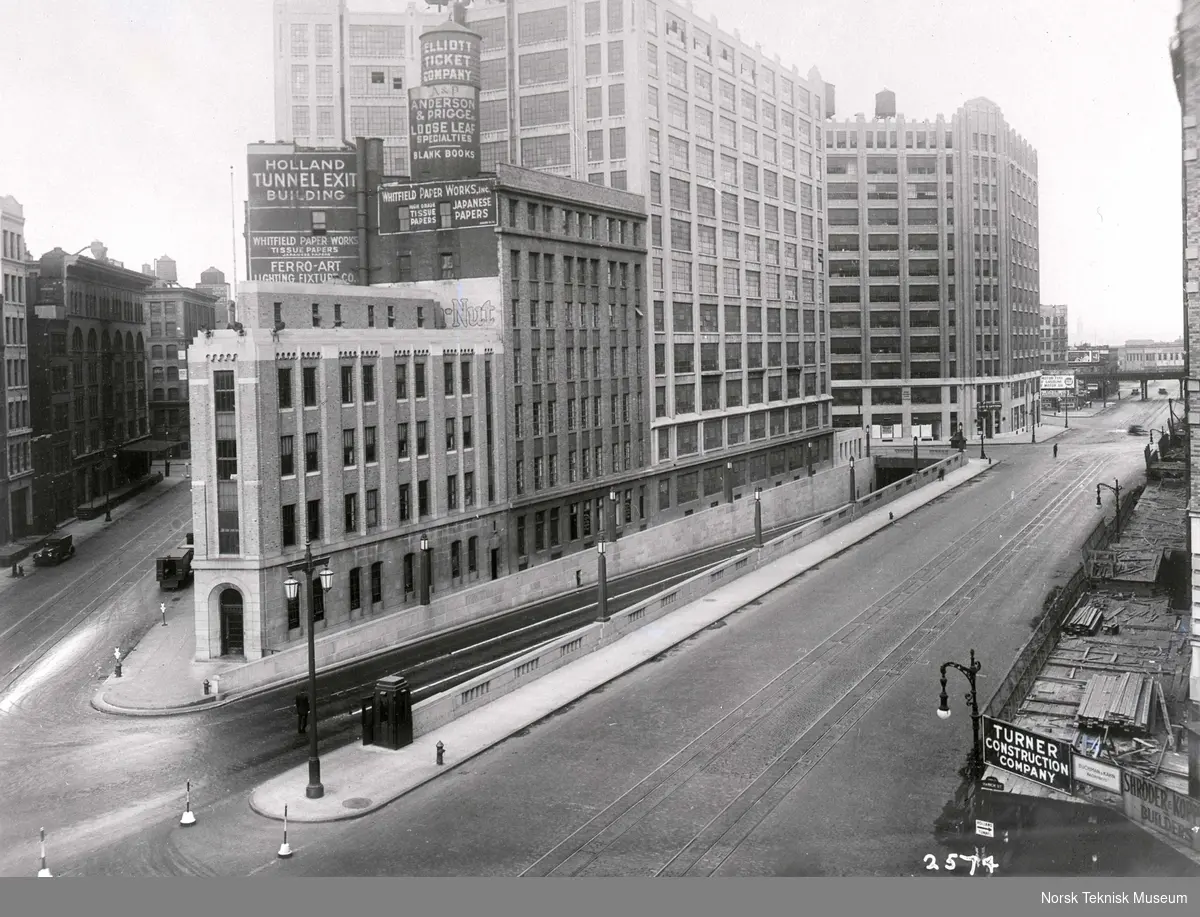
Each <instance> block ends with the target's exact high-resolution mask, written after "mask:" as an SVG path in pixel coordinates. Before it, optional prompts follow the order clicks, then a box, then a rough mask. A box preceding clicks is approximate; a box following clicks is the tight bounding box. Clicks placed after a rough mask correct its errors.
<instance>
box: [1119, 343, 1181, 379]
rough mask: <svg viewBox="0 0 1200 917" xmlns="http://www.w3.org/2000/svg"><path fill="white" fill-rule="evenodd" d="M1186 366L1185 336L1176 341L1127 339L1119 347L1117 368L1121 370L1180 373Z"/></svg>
mask: <svg viewBox="0 0 1200 917" xmlns="http://www.w3.org/2000/svg"><path fill="white" fill-rule="evenodd" d="M1183 366H1184V343H1183V338H1179V339H1178V340H1174V341H1126V342H1125V344H1124V346H1122V347H1118V348H1117V369H1119V370H1120V371H1121V372H1126V371H1128V372H1154V371H1155V370H1158V369H1163V370H1170V371H1171V372H1173V373H1178V372H1179V370H1181V369H1183Z"/></svg>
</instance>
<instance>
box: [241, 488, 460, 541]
mask: <svg viewBox="0 0 1200 917" xmlns="http://www.w3.org/2000/svg"><path fill="white" fill-rule="evenodd" d="M460 482H461V485H462V487H461V492H460V488H459V485H460ZM397 493H398V498H399V499H398V511H399V521H400V522H401V523H404V522H411V521H412V520H413V519H421V518H425V517H427V516H431V515H433V504H432V501H431V498H430V487H429V479H428V478H422V479H420V480H418V481H417V482H416V497H417V500H416V506H415V510H416V515H415V516H414V514H413V510H414V506H413V484H412V482H408V481H406V482H404V483H402V484H400V485H399V488H398V491H397ZM445 494H446V508H447V509H448V510H449V511H451V512H454V511H458V510H470V509H472V508H473V507H475V505H476V490H475V472H473V471H464V472H463V473H462V475H461V477H460V475H458V474H448V475H446V490H445ZM363 496H364V508H365V512H364V513H363V514H362V515H360V513H359V500H358V497H359V495H358V494H357V493H348V494H343V495H342V520H341V521H342V528H341V534H343V535H346V536H353V535H358V534H361V533H362V532H363V531H364V530H365V531H367V532H370V531H373V530H374V529H377V528H379V525H380V505H379V490H378V488H372V489H369V490H367V491H366V492H365V493H364V494H363ZM321 502H322V501H321V500H319V499H316V500H308V501H307V502H306V504H305V516H304V535H305V538H306V540H307V541H310V542H316V541H321V540H322V539H323V538H324V537H325V532H326V527H325V525H324V516H323V513H322V506H321ZM281 510H282V512H281V515H280V525H281V541H282V545H283V547H285V548H288V547H295V546H296V544H297V534H298V531H299V529H298V524H297V518H296V504H295V503H286V504H283V505H282V506H281ZM221 553H223V554H224V553H236V551H234V552H227V551H225V550H224V549H222V551H221Z"/></svg>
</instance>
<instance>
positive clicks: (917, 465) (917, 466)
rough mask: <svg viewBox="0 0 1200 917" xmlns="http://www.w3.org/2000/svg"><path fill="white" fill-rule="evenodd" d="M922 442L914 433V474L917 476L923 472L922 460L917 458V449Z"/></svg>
mask: <svg viewBox="0 0 1200 917" xmlns="http://www.w3.org/2000/svg"><path fill="white" fill-rule="evenodd" d="M920 441H921V438H920V437H919V436H918V435H917V434H916V433H914V434H913V474H916V473H917V472H918V471H920V470H921V463H920V459H919V458H918V456H917V448H918V443H920Z"/></svg>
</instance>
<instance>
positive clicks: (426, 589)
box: [421, 535, 433, 605]
mask: <svg viewBox="0 0 1200 917" xmlns="http://www.w3.org/2000/svg"><path fill="white" fill-rule="evenodd" d="M430 567H431V564H430V563H429V536H428V535H422V536H421V604H422V605H428V604H429V593H430V592H431V591H432V589H433V584H432V583H431V582H430V580H432V579H433V571H432V570H431V569H430Z"/></svg>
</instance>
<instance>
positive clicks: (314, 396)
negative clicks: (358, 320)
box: [276, 358, 474, 410]
mask: <svg viewBox="0 0 1200 917" xmlns="http://www.w3.org/2000/svg"><path fill="white" fill-rule="evenodd" d="M395 365H396V399H397V400H402V399H407V398H408V397H409V384H408V381H409V380H408V377H409V373H408V364H407V363H397V364H395ZM354 369H355V367H353V366H345V365H343V366H340V367H339V370H340V381H341V387H340V391H341V403H342V404H344V405H350V404H354V403H355V397H356V395H358V394H361V396H362V401H363V403H364V404H372V403H374V402H375V400H376V391H375V365H374V364H373V363H364V364H363V365H362V366H361V367H359V372H358V377H359V380H360V382H361V387H356V386H355V372H354ZM317 370H318V367H316V366H303V367H301V369H300V383H301V384H300V388H301V397H302V402H303V405H304V407H306V408H315V407H317V404H318V391H319V389H318V386H317ZM412 375H413V385H412V391H413V397H415V398H418V399H420V398H425V397H427V392H428V384H427V373H426V362H425V361H424V360H416V361H414V363H413V374H412ZM473 378H474V377H473V367H472V363H471V361H470V360H461V361H460V360H458V359H456V358H445V359H443V360H442V394H443V395H444V396H445V397H447V398H452V397H454V396H455V395H456V394H458V395H462V396H463V397H470V396H471V395H472V394H473V393H474V383H473ZM276 381H277V386H278V398H279V408H280V410H289V409H291V408H293V407H295V401H294V397H295V383H294V381H293V372H292V368H291V367H287V366H281V367H278V368H277V369H276Z"/></svg>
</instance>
